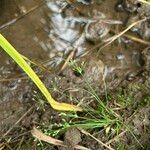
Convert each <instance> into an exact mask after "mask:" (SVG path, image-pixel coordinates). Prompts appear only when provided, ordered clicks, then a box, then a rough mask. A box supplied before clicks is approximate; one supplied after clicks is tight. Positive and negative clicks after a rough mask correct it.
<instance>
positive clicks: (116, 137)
mask: <svg viewBox="0 0 150 150" xmlns="http://www.w3.org/2000/svg"><path fill="white" fill-rule="evenodd" d="M126 132H127V130H125V131H123V132H121V133H120V134H119V135H117V136H115V137H114V138H112V139H111V140H109V141H108V142H107V143H106V145H110V143H112V142H114V141H116V140H117V139H118V138H120V137H121V136H123V135H124V134H125V133H126Z"/></svg>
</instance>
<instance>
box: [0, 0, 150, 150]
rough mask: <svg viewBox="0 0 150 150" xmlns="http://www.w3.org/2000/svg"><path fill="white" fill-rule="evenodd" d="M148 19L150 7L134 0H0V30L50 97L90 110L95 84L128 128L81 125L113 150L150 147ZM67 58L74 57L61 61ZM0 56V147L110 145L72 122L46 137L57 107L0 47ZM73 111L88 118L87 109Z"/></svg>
mask: <svg viewBox="0 0 150 150" xmlns="http://www.w3.org/2000/svg"><path fill="white" fill-rule="evenodd" d="M149 17H150V6H149V4H144V3H142V2H139V1H138V0H120V1H119V0H97V1H96V0H81V1H77V0H56V1H55V0H46V1H43V0H14V1H12V0H1V1H0V33H1V34H3V35H4V36H5V37H6V38H7V39H8V40H9V41H10V43H12V45H13V46H14V47H15V48H16V49H17V50H18V51H19V52H20V53H21V54H23V55H24V56H26V57H28V58H29V59H30V60H32V61H34V62H35V63H36V64H37V66H35V65H33V64H31V63H30V65H31V66H32V68H33V69H34V70H35V71H36V73H37V74H38V75H39V76H40V78H41V79H42V81H43V82H44V83H45V85H46V86H47V88H48V89H49V90H50V92H51V93H52V95H53V97H54V98H55V99H57V100H58V101H60V102H67V103H71V104H79V103H82V104H84V105H85V104H86V105H87V106H90V107H91V108H94V109H95V110H96V109H97V106H98V104H97V102H96V100H95V98H94V97H93V95H91V93H90V92H91V91H92V89H94V92H95V93H96V95H97V96H98V97H100V99H101V100H102V101H103V102H104V104H106V105H108V107H109V108H110V109H112V110H113V111H114V112H115V113H116V114H117V116H119V117H120V118H121V120H122V122H123V124H124V125H128V129H127V128H125V127H124V126H121V128H120V129H119V130H118V132H116V131H115V127H114V125H111V126H103V127H96V128H94V129H92V128H93V127H91V128H88V129H85V130H86V131H88V132H89V133H90V134H91V135H93V136H95V137H96V138H97V139H98V140H100V141H102V142H103V143H106V144H108V143H109V142H110V141H111V140H112V141H111V142H110V143H109V144H108V146H111V148H112V149H119V150H126V149H127V150H128V149H135V150H137V149H145V150H149V149H150V19H149ZM139 20H142V21H141V22H140V23H138V24H136V25H134V27H132V28H131V29H129V30H128V31H127V32H126V33H125V34H123V35H122V36H119V37H118V38H117V39H116V40H114V41H113V40H112V38H111V37H113V36H114V35H117V34H119V33H121V31H123V30H124V29H126V28H127V27H130V25H131V24H132V23H135V22H137V21H139ZM111 40H112V41H111ZM110 41H111V42H110ZM109 42H110V43H109ZM69 58H72V59H73V61H71V62H70V63H67V64H66V63H65V61H66V60H68V59H69ZM0 60H1V61H0V62H1V63H0V120H1V121H0V137H1V138H0V140H1V142H0V149H17V150H19V149H20V150H24V149H41V150H44V149H49V150H57V149H60V150H61V149H62V150H64V149H68V150H72V149H74V146H75V145H76V144H79V145H82V146H85V147H87V148H89V149H92V150H99V149H109V148H106V147H105V146H103V145H102V144H100V143H99V142H98V141H96V140H95V139H93V138H91V137H89V136H88V135H85V134H83V133H81V131H79V130H78V129H77V128H75V127H72V128H65V129H64V130H62V131H61V133H59V134H56V132H53V134H52V132H51V130H53V131H55V129H56V130H57V129H58V126H57V125H59V124H63V123H64V118H63V117H62V116H61V115H60V114H61V112H57V111H56V110H53V109H52V108H51V107H50V105H49V104H48V103H47V102H46V100H45V99H44V97H43V96H42V95H41V93H40V92H39V91H38V89H37V88H36V87H35V85H34V84H33V83H32V82H31V81H30V80H29V79H28V77H27V76H26V75H25V74H24V73H23V71H22V70H21V69H20V68H19V67H18V66H17V65H16V64H15V62H14V61H13V60H12V59H11V58H9V57H8V56H7V55H6V54H5V52H4V51H3V50H2V49H1V50H0ZM41 66H42V67H41ZM76 66H79V67H80V69H81V70H80V71H81V72H79V71H78V70H77V68H76ZM87 83H88V84H87ZM89 85H90V86H89ZM87 91H88V92H87ZM66 114H67V113H66ZM77 114H78V116H82V117H83V116H86V117H89V118H90V116H88V115H87V114H88V113H87V112H83V113H77ZM96 115H97V114H96ZM100 115H101V114H100ZM94 117H95V118H96V117H97V116H94ZM98 119H101V117H100V118H99V117H98ZM77 120H78V119H77ZM65 121H66V122H67V123H68V122H70V120H68V119H66V120H65ZM79 121H80V120H79ZM33 127H37V128H39V129H41V131H43V132H45V133H46V134H50V135H51V136H54V137H55V138H57V139H60V140H62V141H64V143H65V144H66V145H68V148H64V147H61V146H57V145H55V146H54V145H51V144H48V143H46V142H39V141H38V140H35V138H34V137H33V136H32V135H31V132H30V131H31V130H32V129H33ZM61 127H62V126H61ZM61 127H59V129H61ZM83 129H84V128H83ZM108 129H109V130H108ZM106 131H107V132H108V133H106ZM54 133H55V134H54ZM122 133H123V134H122ZM120 134H122V135H121V136H119V137H118V138H116V136H117V135H120ZM113 139H114V140H113ZM1 147H2V148H1Z"/></svg>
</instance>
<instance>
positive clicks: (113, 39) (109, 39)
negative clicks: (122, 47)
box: [105, 18, 149, 44]
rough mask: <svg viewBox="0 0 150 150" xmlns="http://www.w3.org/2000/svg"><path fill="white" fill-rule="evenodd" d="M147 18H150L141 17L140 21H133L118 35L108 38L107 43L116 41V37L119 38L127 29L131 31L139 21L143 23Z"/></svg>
mask: <svg viewBox="0 0 150 150" xmlns="http://www.w3.org/2000/svg"><path fill="white" fill-rule="evenodd" d="M147 19H149V18H144V19H141V20H138V21H136V22H134V23H132V24H131V25H129V26H128V27H127V28H126V29H125V30H123V31H122V32H120V33H119V34H117V35H115V36H113V37H110V38H108V39H107V40H105V42H108V43H107V44H110V43H112V42H113V41H115V40H116V39H118V38H119V37H120V36H122V35H123V34H124V33H126V32H127V31H129V30H130V29H131V28H132V27H134V26H135V25H137V24H139V23H142V22H144V21H146V20H147Z"/></svg>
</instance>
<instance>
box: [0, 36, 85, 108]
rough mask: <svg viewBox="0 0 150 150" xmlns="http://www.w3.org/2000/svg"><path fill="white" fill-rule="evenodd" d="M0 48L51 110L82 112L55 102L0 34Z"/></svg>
mask: <svg viewBox="0 0 150 150" xmlns="http://www.w3.org/2000/svg"><path fill="white" fill-rule="evenodd" d="M0 46H1V47H2V48H3V49H4V50H5V52H6V53H7V54H8V55H9V56H10V57H12V59H13V60H14V61H15V62H16V63H17V64H18V65H19V66H20V67H21V68H22V70H23V71H24V72H25V73H26V74H27V75H28V76H29V77H30V78H31V80H32V81H33V82H34V83H35V84H36V86H37V87H38V88H39V90H40V91H41V92H42V93H43V95H44V96H45V97H46V99H47V101H48V102H49V103H50V105H51V106H52V108H54V109H56V110H60V111H82V108H80V107H78V106H75V105H71V104H66V103H59V102H57V101H55V100H54V99H53V98H52V96H51V94H50V93H49V92H48V90H47V88H46V87H45V85H44V84H43V83H42V81H41V80H40V79H39V77H38V76H37V75H36V73H35V72H34V71H33V70H32V68H31V67H30V66H29V65H28V64H27V62H26V61H25V60H24V59H23V57H22V56H21V54H19V53H18V52H17V51H16V50H15V48H14V47H13V46H12V45H11V44H10V43H9V42H8V41H7V40H6V39H5V38H4V37H3V36H2V35H1V34H0Z"/></svg>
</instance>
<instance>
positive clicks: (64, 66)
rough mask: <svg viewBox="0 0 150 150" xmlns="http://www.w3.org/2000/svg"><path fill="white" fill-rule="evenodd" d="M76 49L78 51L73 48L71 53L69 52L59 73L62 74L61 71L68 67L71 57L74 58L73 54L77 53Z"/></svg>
mask: <svg viewBox="0 0 150 150" xmlns="http://www.w3.org/2000/svg"><path fill="white" fill-rule="evenodd" d="M75 51H76V49H73V50H72V51H71V52H70V54H69V55H68V57H67V58H66V60H65V62H64V64H63V65H62V67H61V69H60V71H59V73H58V74H60V73H61V72H62V71H63V70H64V69H65V68H66V67H67V64H68V62H69V60H70V59H72V58H73V56H74V54H75Z"/></svg>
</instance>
